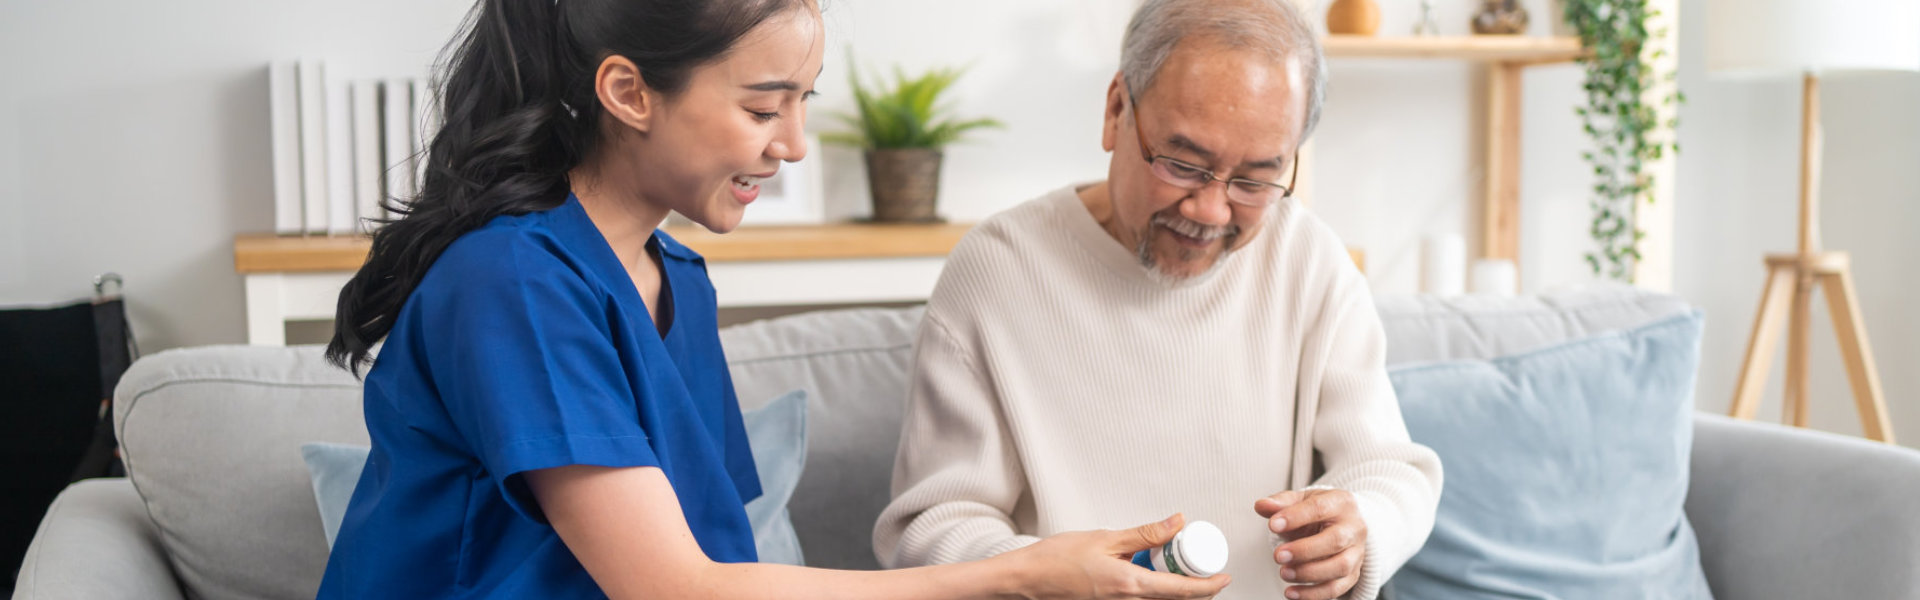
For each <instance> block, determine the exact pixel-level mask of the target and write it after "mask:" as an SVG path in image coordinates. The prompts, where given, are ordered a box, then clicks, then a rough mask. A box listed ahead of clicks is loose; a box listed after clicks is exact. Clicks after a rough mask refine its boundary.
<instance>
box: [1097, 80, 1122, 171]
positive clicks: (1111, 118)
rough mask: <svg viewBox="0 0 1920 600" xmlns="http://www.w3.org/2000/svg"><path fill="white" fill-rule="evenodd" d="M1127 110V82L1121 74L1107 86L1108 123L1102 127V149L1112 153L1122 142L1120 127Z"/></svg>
mask: <svg viewBox="0 0 1920 600" xmlns="http://www.w3.org/2000/svg"><path fill="white" fill-rule="evenodd" d="M1126 110H1127V81H1126V80H1125V79H1122V78H1121V75H1120V74H1119V73H1114V74H1113V83H1110V84H1107V109H1106V121H1105V122H1104V123H1103V124H1102V125H1101V127H1100V149H1102V150H1106V151H1108V152H1112V151H1113V148H1114V145H1115V144H1118V143H1119V141H1120V127H1121V124H1123V123H1125V122H1126V120H1125V119H1122V118H1121V117H1122V116H1123V115H1124V114H1125V113H1126Z"/></svg>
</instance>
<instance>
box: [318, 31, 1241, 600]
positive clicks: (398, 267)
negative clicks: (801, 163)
mask: <svg viewBox="0 0 1920 600" xmlns="http://www.w3.org/2000/svg"><path fill="white" fill-rule="evenodd" d="M462 36H463V37H462V38H461V39H459V40H458V41H457V45H456V46H452V47H450V48H449V54H448V56H447V57H446V58H445V59H444V60H443V62H442V63H441V65H440V66H439V73H438V77H437V79H436V85H437V87H438V88H439V94H438V102H437V103H436V108H437V110H438V111H440V116H441V119H440V120H441V121H442V124H443V125H442V129H441V130H440V131H439V132H438V134H436V135H435V136H434V138H433V140H432V143H431V144H430V145H429V147H428V150H427V152H426V154H425V160H426V161H427V168H426V174H425V179H424V181H423V183H422V186H421V188H420V191H419V194H418V195H417V196H415V197H413V198H409V199H405V200H404V202H401V203H400V204H398V205H397V206H392V207H391V209H392V210H393V212H394V213H395V214H398V215H400V216H399V217H398V218H397V219H396V220H394V221H392V222H391V223H388V224H387V225H386V227H385V228H383V229H381V230H380V232H379V233H376V234H375V235H374V239H373V251H372V253H371V254H370V255H369V257H368V260H367V263H366V265H365V266H364V267H362V268H361V269H360V271H359V273H358V274H356V275H355V276H354V278H353V280H352V281H351V282H350V283H349V284H348V285H347V287H346V288H345V289H344V290H343V291H342V292H341V294H340V303H339V312H338V324H339V327H338V333H337V334H336V335H335V337H334V339H333V341H332V343H331V344H329V345H328V347H327V356H328V358H329V359H330V360H332V361H334V362H335V363H336V364H338V365H340V366H342V367H345V368H349V369H352V370H355V371H356V372H357V371H358V370H359V369H360V368H362V367H365V366H367V365H369V364H370V365H371V368H370V369H369V370H368V371H367V372H366V376H365V379H366V398H365V411H366V413H365V414H366V421H367V429H368V431H369V433H371V434H372V438H373V452H372V455H371V456H370V457H369V458H368V460H367V466H366V470H365V473H364V474H363V475H362V477H361V479H360V482H359V485H358V487H357V488H356V489H355V491H354V495H353V500H352V502H351V504H350V505H349V507H348V509H347V514H346V518H345V522H344V523H343V524H342V525H341V528H340V533H339V537H338V540H337V542H336V545H335V546H334V548H333V554H332V557H331V559H330V560H329V561H328V563H327V570H326V576H325V579H324V580H323V582H322V584H321V586H320V592H319V595H320V596H321V597H323V598H444V597H461V598H602V597H613V598H886V599H890V600H891V599H910V598H1000V597H1012V598H1021V597H1024V598H1134V597H1154V598H1197V597H1205V596H1211V595H1213V594H1214V593H1217V592H1218V591H1219V590H1220V589H1221V587H1223V586H1224V585H1225V584H1226V579H1225V577H1224V576H1219V577H1215V578H1212V579H1204V580H1203V579H1188V578H1183V577H1180V576H1177V575H1169V574H1165V573H1154V572H1150V571H1147V570H1143V569H1139V568H1136V567H1134V566H1133V565H1131V564H1129V563H1128V562H1127V561H1126V560H1125V558H1124V557H1126V556H1128V555H1131V554H1132V553H1133V552H1134V551H1136V550H1140V549H1142V548H1146V547H1149V546H1152V545H1157V544H1159V543H1163V542H1164V541H1165V540H1167V539H1169V538H1170V537H1171V535H1172V533H1173V532H1174V531H1176V530H1177V529H1178V527H1179V525H1180V522H1179V517H1178V516H1176V517H1174V518H1173V519H1169V520H1168V521H1166V522H1162V523H1155V524H1150V525H1143V526H1140V527H1138V528H1135V529H1132V530H1127V531H1104V532H1082V533H1070V534H1063V535H1059V536H1055V537H1052V538H1047V539H1044V540H1041V541H1039V542H1037V543H1034V544H1032V545H1030V546H1027V547H1025V548H1022V549H1019V550H1015V551H1012V552H1008V553H1005V554H1002V555H999V556H997V557H994V558H990V559H986V560H982V561H977V562H972V563H963V564H955V565H945V566H938V567H928V568H922V569H909V570H900V571H881V572H849V571H829V570H821V569H806V568H799V567H790V566H784V565H761V564H755V563H754V561H755V554H754V546H753V532H752V531H751V530H750V529H749V527H748V525H747V517H746V513H745V510H744V506H745V504H746V502H747V501H748V500H751V499H753V498H755V497H757V496H758V495H759V494H760V482H759V477H758V475H757V474H756V473H755V472H754V468H753V457H752V454H751V451H750V449H749V448H748V447H747V438H746V434H745V430H744V428H743V426H742V424H741V420H740V407H739V404H738V403H737V402H736V401H735V399H734V393H733V387H732V381H731V379H730V377H729V376H728V373H727V367H726V364H725V360H724V356H723V355H722V353H721V349H720V341H719V336H718V331H717V328H716V324H715V320H714V312H715V307H714V292H713V288H712V285H711V283H709V281H708V280H707V274H706V267H705V263H704V262H702V260H701V258H700V255H698V254H695V253H694V252H693V251H691V250H688V249H687V248H686V247H685V246H682V245H680V244H679V243H677V242H675V241H674V240H673V238H671V237H669V236H667V235H666V234H665V233H663V232H660V231H658V230H656V227H657V226H658V225H659V224H660V223H661V221H662V220H664V219H665V218H666V215H667V212H668V211H677V212H679V213H680V214H683V215H686V216H687V217H688V218H690V219H692V220H693V221H694V222H696V223H699V224H700V225H702V226H704V227H706V228H707V229H710V230H712V231H715V232H722V233H724V232H726V231H729V230H732V229H733V228H734V226H735V225H737V224H738V223H739V222H740V216H741V213H742V211H744V210H746V209H747V205H748V204H750V203H752V202H753V200H754V198H755V197H756V196H757V195H758V194H759V186H758V183H759V182H760V181H761V180H763V179H765V178H767V177H770V176H772V175H773V174H774V172H775V171H776V170H778V169H779V167H780V164H781V163H782V162H793V161H797V160H800V159H801V157H803V156H804V155H805V154H806V152H807V148H806V144H805V142H804V141H803V138H802V124H803V123H804V121H805V119H806V108H805V104H804V101H805V99H806V97H807V96H809V95H811V94H812V91H811V90H812V87H813V83H814V80H815V79H816V78H817V77H818V76H819V74H820V66H821V54H822V53H823V51H824V50H825V48H826V43H825V40H824V36H823V27H822V23H821V20H820V12H819V6H818V5H817V4H816V2H815V1H814V0H558V1H557V2H555V1H552V0H482V1H481V2H480V4H479V5H478V6H476V7H475V8H474V9H473V10H472V12H470V13H469V15H468V19H467V22H466V23H465V29H464V33H463V34H462ZM383 338H384V339H385V345H384V346H383V347H382V349H381V350H380V352H379V357H378V360H375V358H374V349H373V346H374V344H375V343H376V342H378V341H380V340H381V339H383Z"/></svg>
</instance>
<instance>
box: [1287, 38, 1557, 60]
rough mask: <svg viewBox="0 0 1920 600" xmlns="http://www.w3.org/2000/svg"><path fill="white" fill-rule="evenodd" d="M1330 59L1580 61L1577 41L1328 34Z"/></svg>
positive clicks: (1327, 46) (1326, 40)
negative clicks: (1578, 59)
mask: <svg viewBox="0 0 1920 600" xmlns="http://www.w3.org/2000/svg"><path fill="white" fill-rule="evenodd" d="M1324 44H1325V48H1326V52H1327V56H1328V57H1330V58H1449V59H1460V60H1476V61H1488V62H1519V63H1554V62H1567V61H1571V60H1574V59H1576V58H1579V57H1580V56H1581V55H1582V54H1584V53H1585V51H1583V50H1581V49H1580V38H1576V37H1543V36H1528V35H1472V36H1446V37H1441V36H1431V37H1415V36H1403V37H1375V36H1364V35H1330V36H1327V37H1326V39H1325V41H1324Z"/></svg>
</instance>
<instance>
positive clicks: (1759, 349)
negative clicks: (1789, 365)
mask: <svg viewBox="0 0 1920 600" xmlns="http://www.w3.org/2000/svg"><path fill="white" fill-rule="evenodd" d="M1769 262H1771V261H1769ZM1794 281H1795V274H1794V272H1793V271H1792V270H1789V269H1784V268H1781V267H1780V266H1779V265H1775V264H1769V265H1767V288H1766V292H1765V294H1764V295H1762V296H1761V297H1760V314H1759V315H1757V316H1755V317H1754V319H1753V337H1752V339H1749V340H1748V341H1747V357H1746V359H1745V360H1744V361H1741V363H1740V382H1739V384H1738V385H1737V387H1735V388H1734V392H1733V408H1732V410H1731V411H1730V412H1729V414H1731V415H1732V416H1733V417H1734V418H1736V419H1752V418H1753V415H1754V413H1755V412H1758V411H1759V410H1760V393H1761V392H1764V391H1766V387H1767V369H1768V368H1770V367H1772V366H1773V349H1774V348H1775V347H1776V346H1777V345H1778V344H1779V342H1780V322H1781V321H1783V320H1785V319H1786V316H1787V304H1788V303H1789V301H1791V300H1792V294H1793V290H1794Z"/></svg>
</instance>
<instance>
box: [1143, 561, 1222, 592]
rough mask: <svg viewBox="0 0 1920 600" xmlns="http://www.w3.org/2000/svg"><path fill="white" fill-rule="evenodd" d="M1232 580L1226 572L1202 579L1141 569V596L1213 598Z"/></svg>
mask: <svg viewBox="0 0 1920 600" xmlns="http://www.w3.org/2000/svg"><path fill="white" fill-rule="evenodd" d="M1232 582H1233V578H1232V577H1228V576H1227V574H1226V573H1221V574H1218V575H1214V576H1212V577H1208V578H1206V579H1200V578H1197V577H1187V576H1185V575H1174V574H1172V573H1161V572H1158V571H1148V570H1145V569H1141V572H1140V579H1139V584H1140V597H1141V598H1169V599H1174V598H1177V599H1179V600H1187V599H1188V598H1212V597H1214V596H1216V595H1219V594H1220V590H1222V589H1225V588H1226V587H1227V584H1229V583H1232Z"/></svg>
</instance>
